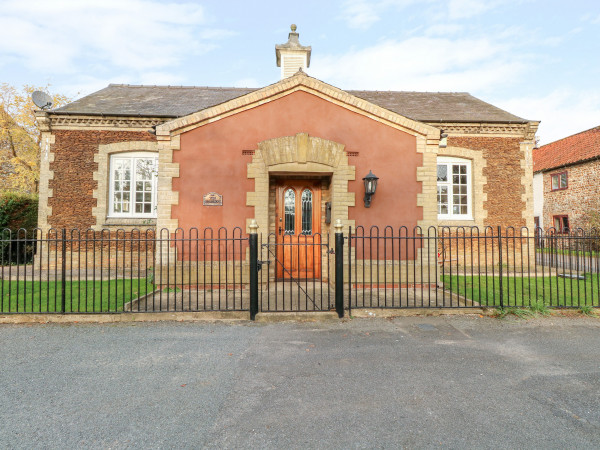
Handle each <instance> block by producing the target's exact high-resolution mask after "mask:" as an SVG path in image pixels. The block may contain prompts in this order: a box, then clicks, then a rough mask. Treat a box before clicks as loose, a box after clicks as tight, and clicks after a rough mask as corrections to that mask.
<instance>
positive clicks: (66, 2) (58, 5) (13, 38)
mask: <svg viewBox="0 0 600 450" xmlns="http://www.w3.org/2000/svg"><path fill="white" fill-rule="evenodd" d="M2 9H3V11H2V17H0V30H1V31H0V60H2V59H4V58H7V57H8V58H11V59H12V60H15V59H17V60H18V61H19V62H20V63H21V64H23V65H24V66H26V67H28V68H29V69H30V70H36V71H44V72H46V73H70V72H75V71H76V69H79V68H81V67H82V65H83V64H89V65H91V66H94V67H93V68H94V69H102V68H103V67H106V68H110V69H111V70H110V71H108V70H107V71H105V72H106V73H109V72H112V71H113V70H117V71H120V70H126V71H132V72H135V73H141V74H143V73H144V72H146V71H159V70H160V69H163V68H168V67H172V66H173V65H176V64H178V63H180V62H181V61H182V60H184V59H185V58H186V57H188V56H190V55H197V54H201V53H203V52H206V51H209V50H211V49H212V48H214V46H215V45H216V43H215V42H216V41H217V40H219V39H224V38H227V37H229V36H231V35H233V34H234V33H232V32H229V31H228V30H223V29H212V28H210V27H209V26H208V25H207V20H206V18H205V13H204V9H203V7H202V6H201V5H199V4H196V3H195V2H188V3H181V2H169V3H161V2H160V1H158V0H127V1H122V0H86V1H79V0H53V1H43V0H37V1H36V0H34V1H21V0H18V1H15V0H9V1H7V2H4V3H3V8H2ZM182 43H185V45H182ZM90 56H91V57H93V59H94V63H89V62H88V61H87V60H88V59H89V58H90ZM0 64H1V63H0ZM83 70H85V66H84V69H83Z"/></svg>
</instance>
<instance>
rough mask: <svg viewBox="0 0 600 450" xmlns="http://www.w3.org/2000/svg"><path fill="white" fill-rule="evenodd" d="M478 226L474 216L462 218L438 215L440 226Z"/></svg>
mask: <svg viewBox="0 0 600 450" xmlns="http://www.w3.org/2000/svg"><path fill="white" fill-rule="evenodd" d="M474 226H478V224H477V223H475V219H474V218H473V217H464V218H460V219H458V218H457V219H449V218H447V217H438V227H474Z"/></svg>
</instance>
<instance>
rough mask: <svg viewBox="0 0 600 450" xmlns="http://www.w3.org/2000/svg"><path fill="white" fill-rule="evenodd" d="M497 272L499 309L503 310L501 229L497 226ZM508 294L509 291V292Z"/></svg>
mask: <svg viewBox="0 0 600 450" xmlns="http://www.w3.org/2000/svg"><path fill="white" fill-rule="evenodd" d="M498 272H499V273H500V280H499V285H500V308H504V290H503V287H502V276H503V270H502V228H501V227H500V225H498ZM509 292H510V290H509Z"/></svg>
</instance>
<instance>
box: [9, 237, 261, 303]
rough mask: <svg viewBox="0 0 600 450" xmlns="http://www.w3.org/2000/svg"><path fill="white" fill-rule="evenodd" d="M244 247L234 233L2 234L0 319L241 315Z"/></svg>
mask: <svg viewBox="0 0 600 450" xmlns="http://www.w3.org/2000/svg"><path fill="white" fill-rule="evenodd" d="M247 247H248V238H247V237H243V236H242V232H241V229H240V228H235V229H234V230H233V231H232V232H230V231H228V230H226V229H224V228H221V229H218V230H213V229H211V228H205V229H203V230H201V231H200V230H198V229H196V228H192V229H190V230H189V231H187V233H186V232H184V230H182V229H177V230H176V231H175V233H171V232H169V231H168V230H166V229H163V230H160V231H158V232H156V231H155V230H152V229H148V230H137V229H134V230H131V231H124V230H116V231H109V230H101V231H93V230H86V231H79V230H66V229H59V230H57V229H50V230H48V232H46V233H42V232H41V230H34V231H29V232H26V231H25V230H17V231H15V232H11V231H10V230H4V231H3V232H2V233H1V234H0V248H3V249H5V251H4V252H2V253H1V254H0V277H1V279H2V281H1V283H0V312H1V313H118V312H123V311H132V312H164V311H236V310H237V311H246V310H248V307H249V306H248V305H249V300H248V294H247V291H248V274H247V272H248V267H247V264H246V262H245V260H246V255H245V252H246V248H247Z"/></svg>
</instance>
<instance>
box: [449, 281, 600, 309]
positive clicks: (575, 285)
mask: <svg viewBox="0 0 600 450" xmlns="http://www.w3.org/2000/svg"><path fill="white" fill-rule="evenodd" d="M585 277H586V279H585V280H571V279H568V278H561V277H556V276H552V277H550V276H547V277H543V278H542V277H538V278H537V279H536V278H535V277H512V276H511V277H509V276H504V277H502V292H503V306H504V307H509V306H525V307H527V306H531V304H532V303H539V302H543V303H544V304H545V305H547V306H551V307H580V306H584V305H588V306H600V301H599V297H600V285H599V282H600V275H599V274H589V273H588V274H585ZM442 281H443V282H444V288H446V289H448V290H449V291H452V292H454V293H458V294H460V295H462V296H465V297H466V298H468V299H470V300H473V301H475V302H478V303H480V304H481V305H482V306H500V277H499V276H488V277H486V276H485V275H482V276H481V277H477V276H476V275H475V276H471V275H466V276H465V275H458V276H456V275H453V276H452V277H450V275H445V276H442Z"/></svg>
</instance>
